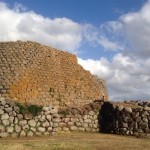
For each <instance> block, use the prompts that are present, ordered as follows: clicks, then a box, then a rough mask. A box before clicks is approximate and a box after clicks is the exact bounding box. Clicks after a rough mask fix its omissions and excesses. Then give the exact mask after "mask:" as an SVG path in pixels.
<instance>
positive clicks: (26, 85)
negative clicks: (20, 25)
mask: <svg viewBox="0 0 150 150" xmlns="http://www.w3.org/2000/svg"><path fill="white" fill-rule="evenodd" d="M0 94H1V95H2V96H3V97H6V98H11V99H12V100H16V101H20V102H23V103H33V104H40V105H47V104H52V105H56V106H65V105H69V106H81V105H83V104H86V103H90V102H92V101H94V100H96V99H103V100H107V99H108V95H107V89H106V85H105V82H104V80H102V79H98V78H97V77H96V76H93V75H91V74H90V72H88V71H86V70H84V69H83V68H82V67H81V66H80V65H79V64H78V63H77V58H76V56H75V55H73V54H70V53H67V52H63V51H60V50H57V49H54V48H51V47H48V46H44V45H41V44H38V43H35V42H29V41H28V42H21V41H17V42H0Z"/></svg>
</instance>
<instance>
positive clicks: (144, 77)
mask: <svg viewBox="0 0 150 150" xmlns="http://www.w3.org/2000/svg"><path fill="white" fill-rule="evenodd" d="M149 10H150V1H148V2H147V3H146V4H145V5H144V6H143V7H142V8H141V10H139V11H137V12H130V13H127V14H124V15H122V16H120V18H119V19H118V20H114V21H108V22H106V23H104V24H102V25H100V27H95V26H93V25H92V24H79V23H77V22H74V21H73V20H71V19H68V18H54V19H51V18H46V17H44V16H42V15H40V14H37V13H35V12H33V11H27V9H26V8H24V6H22V5H20V4H16V5H15V6H14V8H10V7H8V6H7V5H6V3H4V2H0V41H8V40H9V41H15V40H24V41H26V40H32V41H37V42H40V43H43V44H46V45H49V46H54V47H56V48H60V49H64V50H67V51H70V52H73V53H77V51H76V49H78V48H79V47H80V45H82V42H83V41H87V42H88V43H90V44H91V43H92V44H94V45H100V46H102V47H103V48H104V50H107V51H108V50H109V51H113V52H115V53H114V54H115V55H114V56H113V58H111V60H109V59H108V58H104V57H102V58H100V59H99V60H94V59H87V60H84V59H82V58H78V62H79V64H81V65H82V66H83V67H84V68H85V69H87V70H89V71H91V73H92V74H95V75H97V76H99V77H101V78H104V79H105V80H106V82H107V85H108V90H109V95H110V99H111V100H122V99H148V98H149V97H150V92H149V90H150V77H149V74H150V69H149V66H150V38H149V37H150V11H149Z"/></svg>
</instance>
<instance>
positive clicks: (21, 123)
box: [19, 120, 27, 126]
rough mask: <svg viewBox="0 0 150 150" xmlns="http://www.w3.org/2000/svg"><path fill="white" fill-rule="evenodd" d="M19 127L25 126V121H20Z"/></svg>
mask: <svg viewBox="0 0 150 150" xmlns="http://www.w3.org/2000/svg"><path fill="white" fill-rule="evenodd" d="M19 125H20V126H24V125H27V120H21V121H19Z"/></svg>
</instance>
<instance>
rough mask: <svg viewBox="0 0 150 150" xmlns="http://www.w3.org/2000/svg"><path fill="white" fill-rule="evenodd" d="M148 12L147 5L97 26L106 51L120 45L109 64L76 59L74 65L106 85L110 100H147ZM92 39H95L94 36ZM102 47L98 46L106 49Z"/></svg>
mask: <svg viewBox="0 0 150 150" xmlns="http://www.w3.org/2000/svg"><path fill="white" fill-rule="evenodd" d="M149 10H150V1H148V2H147V3H145V4H144V5H143V7H142V8H141V9H140V10H139V11H137V12H130V13H127V14H124V15H122V16H120V18H119V19H118V20H115V21H108V22H106V23H104V24H102V25H101V26H100V29H101V30H100V32H101V33H102V34H105V37H106V39H105V38H102V39H104V43H105V41H106V43H107V46H108V47H109V44H110V49H112V50H113V47H114V49H115V48H116V49H117V47H118V46H120V43H123V44H124V45H123V46H121V49H120V50H121V51H119V52H118V53H116V54H115V55H114V56H113V58H112V60H108V59H107V58H100V59H99V60H93V59H88V60H83V59H81V58H78V62H79V63H80V64H81V65H82V66H83V67H84V68H85V69H87V70H89V71H91V73H93V74H96V75H97V76H99V77H102V78H104V79H105V80H106V81H107V84H108V90H109V95H110V99H112V100H122V99H149V98H150V92H149V90H150V76H149V75H150V69H149V66H150V38H149V37H150V11H149ZM110 35H111V36H110ZM94 36H95V37H98V33H97V34H95V35H94ZM110 38H113V39H116V41H117V44H115V43H114V42H113V43H112V44H111V43H110V42H109V41H110V40H109V39H110ZM94 39H97V38H94ZM107 41H108V42H107ZM104 43H103V42H100V44H101V45H103V46H104V47H105V48H107V47H106V46H105V45H104Z"/></svg>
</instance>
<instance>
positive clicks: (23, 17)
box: [0, 2, 82, 52]
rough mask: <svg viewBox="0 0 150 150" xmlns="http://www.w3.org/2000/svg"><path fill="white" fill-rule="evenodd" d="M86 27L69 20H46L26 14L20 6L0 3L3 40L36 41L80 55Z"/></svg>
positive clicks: (27, 12)
mask: <svg viewBox="0 0 150 150" xmlns="http://www.w3.org/2000/svg"><path fill="white" fill-rule="evenodd" d="M81 30H82V26H81V25H80V24H78V23H76V22H74V21H72V20H71V19H68V18H55V19H51V18H46V17H43V16H41V15H39V14H36V13H35V12H33V11H26V8H24V7H23V6H22V5H20V4H16V5H15V6H14V8H13V9H11V8H9V7H8V6H7V4H5V3H4V2H0V40H1V41H15V40H24V41H25V40H32V41H37V42H40V43H43V44H46V45H50V46H54V47H56V48H61V49H64V50H68V51H70V52H76V49H77V48H78V47H79V46H80V43H81V41H82V32H81Z"/></svg>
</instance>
